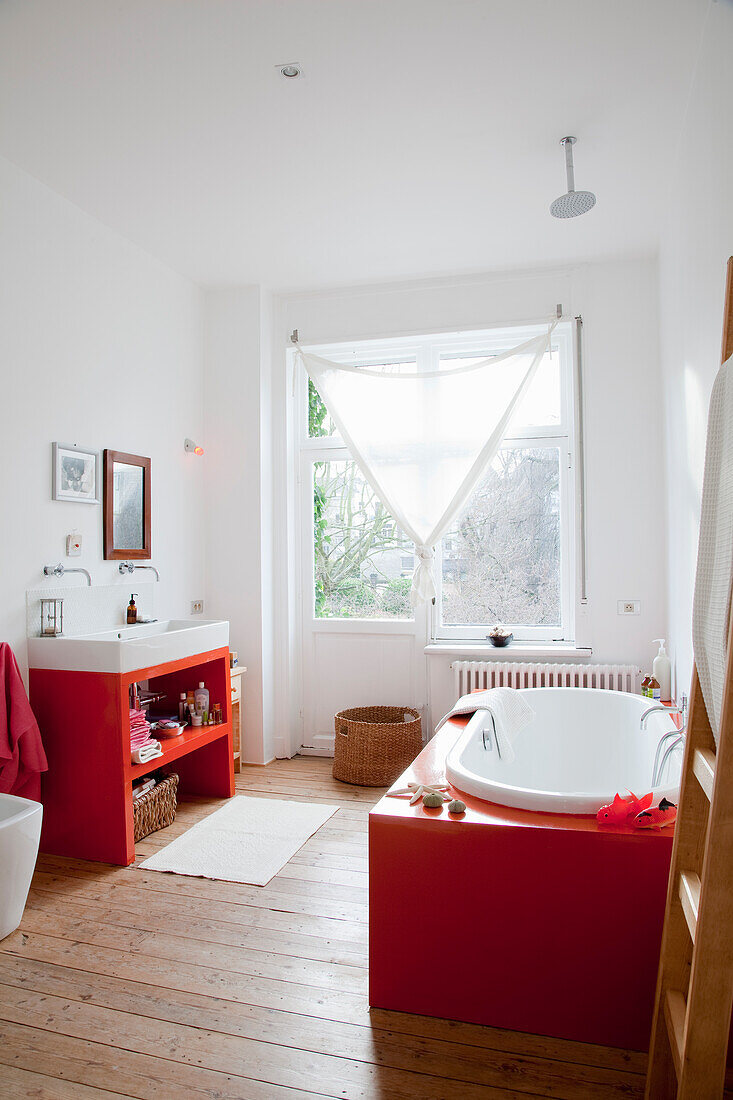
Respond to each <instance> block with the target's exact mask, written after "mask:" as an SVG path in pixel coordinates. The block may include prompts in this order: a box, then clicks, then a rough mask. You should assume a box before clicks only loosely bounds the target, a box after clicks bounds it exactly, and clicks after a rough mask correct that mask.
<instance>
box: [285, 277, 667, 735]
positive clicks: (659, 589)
mask: <svg viewBox="0 0 733 1100" xmlns="http://www.w3.org/2000/svg"><path fill="white" fill-rule="evenodd" d="M657 280H658V271H657V264H656V261H655V260H652V259H636V260H628V261H614V262H608V263H598V264H586V265H582V266H579V267H573V268H567V269H562V270H553V271H544V272H543V271H532V272H514V273H503V274H499V275H485V276H476V277H473V278H467V279H455V280H450V281H445V280H443V281H430V282H420V283H410V284H401V285H399V286H394V285H392V286H380V287H356V288H349V289H346V290H341V291H333V292H324V293H321V294H301V295H298V294H294V295H288V296H283V297H282V298H281V299H280V300H279V303H278V305H279V309H278V313H277V316H276V325H275V339H274V345H273V372H274V378H275V379H276V384H277V385H279V387H280V388H279V391H278V392H280V394H281V398H282V401H281V403H280V405H277V404H276V406H275V419H274V423H273V430H274V431H275V433H276V435H278V436H279V437H280V438H281V440H282V442H281V446H282V447H284V446H285V442H284V440H285V431H284V411H283V407H284V403H285V399H286V395H287V390H288V386H287V385H286V384H285V382H284V381H283V377H284V370H283V361H284V355H285V351H286V348H287V345H288V336H289V334H290V332H291V330H292V329H293V328H297V329H298V330H299V333H300V338H301V340H302V341H303V342H308V343H310V342H316V343H319V342H326V341H329V340H334V341H336V340H341V339H350V338H353V339H358V338H368V337H371V336H381V335H386V334H397V333H409V332H433V331H440V330H459V329H461V328H464V327H465V328H476V327H481V326H483V325H486V326H488V325H492V324H503V323H511V322H520V321H531V320H538V319H540V318H543V317H546V316H548V315H549V314H551V313H552V312H554V309H555V305H556V303H557V302H562V303H563V306H564V310H565V313H566V314H572V315H576V314H582V316H583V319H584V360H585V362H584V375H585V414H586V419H585V429H586V471H587V534H588V597H589V599H588V604H587V606H586V607H584V608H579V609H578V621H577V624H576V625H577V630H576V637H577V638H578V640H579V641H582V642H583V644H587V645H590V646H592V648H593V656H592V660H594V661H603V662H606V661H622V662H629V663H636V664H638V665H639V667H643V668H648V667H649V665H650V663H651V660H652V657H653V655H654V647H652V645H651V641H650V640H651V639H652V638H654V637H657V636H659V635H660V634H664V633H665V632H666V629H667V620H666V607H665V584H666V580H665V578H666V536H665V527H664V524H665V506H664V474H663V468H662V460H663V444H662V395H661V386H660V378H659V354H658V339H659V330H658V282H657ZM278 379H279V382H278V381H277V380H278ZM282 468H283V469H287V468H288V467H287V463H286V462H284V460H283V461H282ZM275 521H276V524H279V528H278V529H279V530H280V531H281V536H280V538H281V541H282V542H283V543H284V544H285V545H287V546H288V547H289V550H288V555H289V559H290V560H291V561H292V557H293V555H294V553H295V550H294V547H295V542H294V540H293V538H292V536H291V535H290V534H289V533H288V530H289V527H288V525H290V527H291V528H292V516H289V515H288V513H287V508H286V505H285V503H284V501H283V499H282V496H281V498H280V499H279V501H278V506H277V509H276V515H275ZM281 568H282V569H283V570H284V568H285V567H284V566H282V565H281ZM278 583H279V585H280V587H281V588H285V587H286V586H287V583H288V574H287V573H286V572H281V573H280V580H279V581H278ZM289 583H290V584H291V586H293V583H294V580H293V573H292V569H291V571H290V574H289ZM632 599H633V600H639V601H640V603H641V613H640V615H638V616H627V617H621V616H619V615H618V614H617V601H619V600H632ZM291 603H292V600H291ZM280 629H281V631H282V633H283V634H285V633H286V629H287V624H286V623H283V620H282V619H281V620H280ZM289 629H290V636H291V639H292V645H293V648H297V638H298V629H299V622H298V616H297V613H296V614H294V615H291V619H290V624H289ZM332 648H333V647H331V650H329V658H328V667H323V668H319V669H317V670H316V674H315V677H314V679H315V681H316V682H317V683H318V685H319V693H322V695H323V698H322V699H321V710H322V711H323V713H324V714H326V713H330V714H332V713H333V711H334V710H335V709H337V706H336V704H337V703H338V704H339V705H343V704H342V699H343V697H344V696H345V695H348V696H350V697H351V698H353V699H354V700H355V701H356V703H359V702H360V701H361V700H363V699H365V698H366V697H369V698H371V699H372V700H373V701H385V702H390V701H391V700H382V699H380V698H378V696H379V689H380V668H381V663H382V662H383V660H384V652H383V647H382V646H380V645H379V644H378V639H375V643H374V644H373V645H371V646H367V645H365V644H364V638H363V636H354V637H353V638H352V639H351V640H349V638H348V636H346V635H344V637H343V644H342V645H341V646H340V647H339V649H338V657H337V660H336V662H335V663H334V657H333V652H332ZM415 656H416V655H415V654H411V660H410V661H408V660H407V659H406V660H405V665H404V668H403V669H401V670H400V669H399V668H394V667H392V668H391V674H392V679H393V680H398V681H399V680H400V677H401V679H402V682H403V684H404V685H407V684H410V683H412V684H414V685H416V690H417V686H419V685H421V684H424V678H416V677H415V675H414V668H413V667H412V661H414V659H415ZM419 660H421V661H422V660H425V661H427V665H428V676H427V692H428V695H429V698H430V703H431V708H432V713H433V717H434V718H435V717H436V716H437V715H438V714H439V713H442V712H443V711H444V710H445V709H447V707H448V706H449V705H450V703H451V701H452V694H453V687H452V683H453V681H452V674H451V672H450V668H449V666H450V660H451V658H450V657H447V656H445V655H428V656H426V657H423V655H422V652H420V654H419ZM423 690H424V689H423ZM400 702H402V703H407V704H414V705H417V706H421V705H422V704H423V703H424V702H425V700H424V699H423V698H420V699H418V698H416V699H414V700H413V699H408V698H406V697H405V698H402V699H401V700H400ZM293 720H294V721H295V720H296V719H293ZM310 732H313V731H310ZM315 733H316V737H317V738H318V736H319V735H320V736H321V739H323V736H325V734H326V733H327V731H326V730H325V729H324V730H317V731H315Z"/></svg>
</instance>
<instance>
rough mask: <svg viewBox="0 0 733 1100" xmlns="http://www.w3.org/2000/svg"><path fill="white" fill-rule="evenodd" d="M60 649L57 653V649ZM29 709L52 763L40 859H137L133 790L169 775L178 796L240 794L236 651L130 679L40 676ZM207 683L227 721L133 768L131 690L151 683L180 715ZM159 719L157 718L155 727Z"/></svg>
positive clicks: (163, 704) (33, 682)
mask: <svg viewBox="0 0 733 1100" xmlns="http://www.w3.org/2000/svg"><path fill="white" fill-rule="evenodd" d="M51 644H52V643H51ZM32 664H33V654H32V653H31V668H30V674H29V680H30V699H31V704H32V706H33V710H34V712H35V715H36V718H37V719H38V724H39V726H40V728H41V734H42V736H43V743H44V747H45V749H46V755H47V757H48V771H47V772H46V774H45V775H44V776H43V785H42V795H41V799H42V802H43V830H42V833H41V851H43V852H49V853H52V854H54V855H62V856H75V857H77V858H79V859H91V860H100V861H101V862H104V863H117V864H122V865H127V864H130V863H132V862H133V861H134V859H135V844H134V841H133V815H132V781H133V780H134V779H138V778H140V776H143V775H150V774H152V773H153V772H156V771H158V770H159V769H161V768H163V769H166V768H167V767H168V765H173V764H174V765H175V768H174V769H171V770H175V771H176V772H177V774H178V775H179V776H180V784H179V794H199V795H211V796H218V797H220V798H231V796H232V795H233V794H234V769H233V760H232V727H231V712H230V698H231V689H230V682H229V648H228V646H226V647H222V648H218V649H212V650H210V651H208V652H205V653H198V654H196V655H195V656H189V657H183V658H181V659H180V660H175V661H168V662H166V663H165V664H158V665H152V666H150V667H147V668H139V669H134V670H132V671H129V672H121V673H114V672H79V671H69V670H63V669H50V668H34V667H32ZM200 680H203V681H204V682H205V683H206V686H207V688H208V689H209V691H210V693H211V701H212V704H213V703H214V702H220V703H221V705H222V714H223V718H224V721H223V722H222V723H220V724H219V725H217V726H202V727H197V728H194V727H187V728H186V730H185V732H184V733H183V734H182V735H180V736H179V737H176V738H171V739H161V745H162V748H163V756H159V757H157V758H156V759H155V760H151V761H149V762H148V763H147V764H137V765H135V764H132V763H131V761H130V706H129V687H130V684H132V683H134V682H137V683H141V682H145V681H147V684H148V687H149V688H150V690H151V691H155V692H160V693H162V694H163V696H164V698H163V699H162V700H161V701H160V702H158V703H157V704H155V707H154V708H153V709H154V711H156V712H158V713H161V714H166V713H167V714H175V713H177V711H178V699H179V694H180V692H182V691H190V690H192V689H194V688H196V687H197V686H198V684H199V681H200ZM152 717H154V714H153V713H151V718H152Z"/></svg>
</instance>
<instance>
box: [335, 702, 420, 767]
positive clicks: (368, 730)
mask: <svg viewBox="0 0 733 1100" xmlns="http://www.w3.org/2000/svg"><path fill="white" fill-rule="evenodd" d="M334 726H335V730H336V740H335V744H334V759H333V777H334V779H340V780H341V781H342V782H343V783H353V784H355V785H356V786H358V787H388V786H389V785H390V784H391V783H394V781H395V779H397V777H398V776H399V775H400V774H401V773H402V772H403V771H404V770H405V768H406V767H407V766H408V764H411V763H412V761H413V760H414V759H415V757H416V756H417V754H418V753H419V752H420V750H421V749H422V725H421V722H420V714H419V712H418V711H416V710H413V708H412V707H353V708H352V709H351V710H340V711H339V712H338V714H337V715H336V716H335V718H334Z"/></svg>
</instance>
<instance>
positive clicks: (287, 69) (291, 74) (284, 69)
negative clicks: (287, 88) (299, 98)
mask: <svg viewBox="0 0 733 1100" xmlns="http://www.w3.org/2000/svg"><path fill="white" fill-rule="evenodd" d="M278 68H279V70H280V76H285V77H287V79H288V80H293V79H294V78H295V77H296V76H300V65H299V64H298V62H297V61H290V62H289V63H288V64H287V65H278Z"/></svg>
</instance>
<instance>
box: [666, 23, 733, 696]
mask: <svg viewBox="0 0 733 1100" xmlns="http://www.w3.org/2000/svg"><path fill="white" fill-rule="evenodd" d="M694 45H695V46H696V47H697V44H694ZM698 49H699V55H698V63H697V69H696V75H695V79H694V81H693V86H692V90H691V93H690V99H689V102H688V107H687V112H686V115H685V117H684V119H683V125H682V128H681V133H680V144H679V149H678V156H677V161H676V163H674V164H673V165H672V166H671V170H670V194H669V202H668V211H667V224H666V228H665V232H664V234H663V238H662V249H661V253H660V287H661V311H660V320H661V353H662V377H663V385H664V398H665V410H666V463H667V470H668V479H667V509H668V523H669V532H670V538H669V585H668V599H669V620H670V634H671V645H672V659H673V661H674V664H675V666H676V693H677V695H679V694H680V693H681V692H683V691H685V692H687V691H689V686H690V676H691V673H692V597H693V591H694V580H695V561H696V557H697V533H698V524H699V519H700V496H701V491H702V472H703V462H704V458H705V433H706V425H707V408H708V401H709V398H710V390H711V387H712V384H713V380H714V378H715V374H716V372H717V370H718V367H719V366H720V345H721V332H722V323H723V296H724V291H725V269H726V263H727V260H728V257H729V256H730V255H733V202H732V201H731V196H732V195H733V145H731V141H730V137H729V135H730V109H731V103H733V68H731V65H730V57H731V51H733V4H731V3H729V2H726V3H711V4H710V6H709V10H708V17H707V21H706V24H705V28H704V32H703V36H702V40H701V42H700V43H699V47H698Z"/></svg>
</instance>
